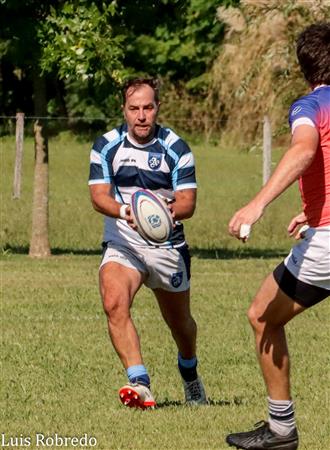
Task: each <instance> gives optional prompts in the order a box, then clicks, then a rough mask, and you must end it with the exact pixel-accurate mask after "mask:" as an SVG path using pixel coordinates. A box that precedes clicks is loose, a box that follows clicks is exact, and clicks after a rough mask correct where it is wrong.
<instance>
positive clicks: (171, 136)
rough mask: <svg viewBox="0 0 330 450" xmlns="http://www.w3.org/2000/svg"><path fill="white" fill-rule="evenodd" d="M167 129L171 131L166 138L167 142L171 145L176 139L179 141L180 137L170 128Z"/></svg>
mask: <svg viewBox="0 0 330 450" xmlns="http://www.w3.org/2000/svg"><path fill="white" fill-rule="evenodd" d="M165 129H166V131H169V134H168V135H167V136H166V138H165V141H164V142H165V144H166V146H167V145H168V146H169V147H171V146H172V145H173V144H174V143H175V142H176V141H178V140H179V139H180V138H179V136H178V135H177V134H175V133H174V132H173V131H172V130H170V129H169V128H165Z"/></svg>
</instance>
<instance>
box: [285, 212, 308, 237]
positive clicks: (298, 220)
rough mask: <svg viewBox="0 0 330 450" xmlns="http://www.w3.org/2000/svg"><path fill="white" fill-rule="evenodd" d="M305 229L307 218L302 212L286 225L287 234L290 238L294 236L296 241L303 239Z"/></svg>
mask: <svg viewBox="0 0 330 450" xmlns="http://www.w3.org/2000/svg"><path fill="white" fill-rule="evenodd" d="M302 225H305V226H302ZM306 228H308V226H307V217H306V215H305V213H304V212H302V213H300V214H298V215H297V216H295V217H294V218H293V219H292V220H291V222H290V223H289V225H288V233H289V234H290V236H294V238H295V239H297V240H298V239H301V238H303V237H304V236H303V233H304V231H306ZM295 233H296V234H295Z"/></svg>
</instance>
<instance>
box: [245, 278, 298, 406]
mask: <svg viewBox="0 0 330 450" xmlns="http://www.w3.org/2000/svg"><path fill="white" fill-rule="evenodd" d="M304 309H305V308H303V307H302V306H301V305H299V304H298V303H296V302H294V301H293V300H292V299H290V297H288V296H287V295H286V294H284V292H283V291H281V290H280V288H279V287H278V285H277V283H276V281H275V280H274V277H273V275H272V274H271V275H269V276H268V277H267V278H266V280H265V281H264V283H263V284H262V286H261V288H260V289H259V291H258V293H257V295H256V297H255V299H254V301H253V302H252V304H251V306H250V309H249V311H248V317H249V320H250V323H251V325H252V328H253V331H254V334H255V340H256V351H257V356H258V359H259V363H260V366H261V370H262V373H263V377H264V380H265V383H266V387H267V391H268V395H269V397H270V398H272V399H273V400H289V399H290V361H289V352H288V347H287V343H286V337H285V331H284V325H285V324H286V323H287V322H288V321H289V320H291V319H292V318H293V317H294V316H296V315H297V314H299V313H301V312H302V311H304Z"/></svg>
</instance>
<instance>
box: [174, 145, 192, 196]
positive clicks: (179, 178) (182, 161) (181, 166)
mask: <svg viewBox="0 0 330 450" xmlns="http://www.w3.org/2000/svg"><path fill="white" fill-rule="evenodd" d="M175 146H177V150H178V149H179V151H177V155H178V160H177V162H176V164H175V167H174V170H173V172H172V183H173V189H174V191H179V190H182V189H196V188H197V183H196V173H195V159H194V155H193V153H192V151H191V150H190V148H189V146H188V145H187V144H186V143H185V142H184V141H182V140H181V139H180V141H178V142H177V143H176V144H175Z"/></svg>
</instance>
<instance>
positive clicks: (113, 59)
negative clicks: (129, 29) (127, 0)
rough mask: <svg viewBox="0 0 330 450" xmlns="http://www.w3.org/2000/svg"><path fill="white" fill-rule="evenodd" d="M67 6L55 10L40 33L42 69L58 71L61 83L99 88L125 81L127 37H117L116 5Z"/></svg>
mask: <svg viewBox="0 0 330 450" xmlns="http://www.w3.org/2000/svg"><path fill="white" fill-rule="evenodd" d="M75 3H76V2H73V3H70V2H65V3H63V5H61V8H60V9H55V8H51V10H50V14H49V15H48V17H47V21H45V22H44V23H43V24H42V28H41V30H40V33H39V37H40V43H41V45H42V48H43V54H42V58H41V68H42V69H43V70H46V71H49V72H51V71H52V69H53V68H54V67H56V68H57V74H58V76H59V78H60V79H69V78H75V79H78V80H79V79H80V80H82V81H86V80H93V81H94V82H95V84H103V83H105V82H111V81H115V82H118V81H121V78H120V72H121V70H122V67H123V66H122V59H123V49H122V47H121V42H122V40H123V36H122V35H120V34H118V35H116V36H114V34H113V31H112V27H111V25H110V23H109V18H110V17H111V16H113V15H114V13H115V7H116V3H115V1H111V2H110V3H108V4H106V3H103V4H102V7H101V8H100V9H99V8H98V7H97V6H96V5H95V4H94V3H91V4H89V3H90V2H86V1H80V2H79V3H78V5H76V4H75Z"/></svg>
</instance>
